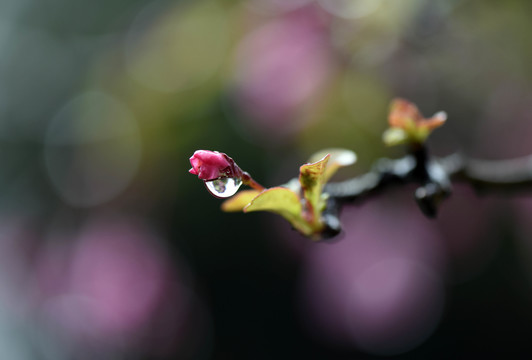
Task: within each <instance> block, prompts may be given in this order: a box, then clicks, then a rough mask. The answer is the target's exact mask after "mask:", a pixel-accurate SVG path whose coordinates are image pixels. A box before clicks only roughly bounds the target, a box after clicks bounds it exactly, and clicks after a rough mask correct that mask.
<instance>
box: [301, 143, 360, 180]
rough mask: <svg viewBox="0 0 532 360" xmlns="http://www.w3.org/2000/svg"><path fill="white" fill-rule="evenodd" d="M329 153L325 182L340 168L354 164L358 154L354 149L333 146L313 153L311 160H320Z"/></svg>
mask: <svg viewBox="0 0 532 360" xmlns="http://www.w3.org/2000/svg"><path fill="white" fill-rule="evenodd" d="M327 154H329V155H330V158H329V162H328V163H327V167H326V168H325V173H324V174H323V182H324V183H327V181H329V179H330V178H331V177H332V176H333V175H334V174H336V172H337V171H338V169H339V168H341V167H344V166H349V165H353V164H354V163H355V162H356V161H357V155H356V154H355V153H354V152H353V151H351V150H347V149H340V148H331V149H325V150H321V151H318V152H317V153H315V154H313V155H312V156H311V157H310V159H309V162H311V163H313V162H316V161H319V160H320V159H322V158H324V157H325V156H326V155H327Z"/></svg>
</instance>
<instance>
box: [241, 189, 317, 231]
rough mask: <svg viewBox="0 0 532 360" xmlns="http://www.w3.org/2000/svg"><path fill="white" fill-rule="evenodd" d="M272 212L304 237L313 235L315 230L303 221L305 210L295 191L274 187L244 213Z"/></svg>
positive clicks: (252, 203)
mask: <svg viewBox="0 0 532 360" xmlns="http://www.w3.org/2000/svg"><path fill="white" fill-rule="evenodd" d="M252 211H271V212H274V213H276V214H279V215H281V216H282V217H284V218H285V219H286V220H288V222H290V224H292V226H293V227H294V228H296V229H297V230H299V231H300V232H301V233H302V234H304V235H311V234H312V233H313V232H314V231H313V228H312V227H311V226H310V224H308V223H307V222H306V221H305V220H304V219H303V208H302V206H301V202H300V199H299V197H298V196H297V194H296V193H294V192H293V191H291V190H289V189H286V188H282V187H274V188H271V189H268V190H265V191H263V192H261V193H260V194H259V195H258V196H257V197H255V198H254V199H253V200H252V201H251V203H250V204H249V205H247V206H246V207H245V208H244V212H246V213H247V212H252Z"/></svg>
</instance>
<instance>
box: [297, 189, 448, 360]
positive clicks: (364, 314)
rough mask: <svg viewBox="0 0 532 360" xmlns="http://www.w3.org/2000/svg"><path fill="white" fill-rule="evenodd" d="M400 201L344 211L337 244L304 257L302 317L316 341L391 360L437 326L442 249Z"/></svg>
mask: <svg viewBox="0 0 532 360" xmlns="http://www.w3.org/2000/svg"><path fill="white" fill-rule="evenodd" d="M388 196H390V194H387V197H388ZM401 200H402V201H401V202H394V200H393V199H391V200H390V199H389V198H384V199H383V198H378V199H377V198H375V199H372V201H371V202H368V203H365V204H363V205H362V206H361V207H360V208H346V209H345V210H344V213H343V216H342V222H343V224H344V230H345V237H344V238H343V239H341V240H340V241H338V242H336V243H334V244H317V245H316V246H315V247H313V248H312V249H310V250H309V253H308V258H307V266H306V271H305V275H304V279H303V292H302V296H303V302H304V304H305V308H306V312H305V314H304V316H305V318H306V319H307V320H308V321H309V327H310V328H312V329H314V333H315V335H316V336H318V337H319V338H326V339H329V340H330V341H335V342H341V343H344V344H345V343H348V344H352V345H355V346H357V347H358V348H360V349H363V350H365V351H367V352H369V353H374V354H386V355H392V354H398V353H401V352H404V351H407V350H410V349H412V348H414V347H416V346H417V345H419V344H420V343H421V342H423V341H424V340H425V339H426V338H427V337H428V336H429V335H430V334H431V333H432V331H433V330H434V328H435V327H436V325H437V324H438V322H439V319H440V316H441V311H442V308H443V303H444V289H443V270H444V265H445V252H444V248H443V247H442V243H441V239H440V238H439V234H438V232H437V230H436V229H435V227H434V224H432V223H430V221H429V220H427V219H425V218H424V217H423V215H421V213H420V211H419V210H418V209H417V208H415V205H414V204H413V200H412V199H411V198H409V199H407V198H402V199H401ZM409 200H410V201H409Z"/></svg>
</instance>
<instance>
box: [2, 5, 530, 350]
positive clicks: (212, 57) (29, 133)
mask: <svg viewBox="0 0 532 360" xmlns="http://www.w3.org/2000/svg"><path fill="white" fill-rule="evenodd" d="M531 15H532V3H531V2H530V1H527V0H507V1H498V0H395V1H392V0H249V1H238V0H189V1H185V0H182V1H177V0H176V1H161V0H151V1H150V0H106V1H103V0H95V1H83V0H3V1H2V2H0V184H1V187H0V189H1V191H0V358H1V359H9V360H26V359H29V360H33V359H50V360H63V359H65V360H67V359H108V360H115V359H128V360H129V359H134V360H135V359H300V358H301V359H373V358H383V357H393V358H398V359H448V358H454V359H460V358H471V357H473V356H487V355H492V356H493V355H499V354H500V355H501V356H502V355H508V354H513V355H515V356H513V357H514V358H528V357H530V356H532V342H531V341H530V336H531V334H532V266H531V264H532V223H531V221H530V219H531V217H532V200H531V197H530V194H529V195H527V194H523V195H521V196H519V197H512V198H508V197H503V196H497V195H488V196H483V197H477V196H476V195H475V193H474V192H473V191H472V190H471V189H470V188H469V187H468V186H467V185H457V186H456V187H455V193H454V195H453V197H452V198H451V199H449V200H448V201H446V202H445V203H444V204H443V206H442V207H441V213H440V216H439V218H438V219H437V220H428V219H425V218H424V217H423V216H422V215H421V214H420V212H419V211H418V210H417V209H416V207H415V204H414V202H413V200H412V190H413V189H412V188H404V189H396V190H394V191H389V192H386V193H385V194H383V195H382V196H379V197H375V198H373V199H371V200H369V201H367V202H365V203H362V204H358V205H357V206H353V207H348V208H345V209H344V212H343V214H342V220H343V224H344V230H345V231H344V233H343V234H342V235H341V236H340V237H339V239H337V240H336V241H333V242H331V243H312V242H311V241H309V240H308V239H305V238H303V237H301V236H299V235H298V234H296V233H295V232H293V231H292V230H291V229H290V227H289V225H288V224H286V223H285V222H283V221H282V220H281V219H279V218H277V217H275V216H273V215H270V214H263V213H253V214H247V215H244V214H239V213H237V214H234V213H231V214H228V213H222V212H221V211H220V209H219V207H220V204H221V201H220V200H219V199H216V198H214V197H212V196H211V195H210V194H209V193H208V192H207V191H206V190H205V188H204V186H203V184H202V183H201V181H199V180H198V179H197V177H195V176H192V175H190V174H188V173H187V171H188V169H189V168H190V164H189V162H188V158H189V157H190V156H191V155H192V153H193V152H194V151H195V150H197V149H210V150H219V151H223V152H226V153H227V154H229V155H230V156H232V157H233V158H234V159H235V160H236V161H237V163H238V164H239V165H240V167H242V168H243V169H244V170H247V171H249V172H250V173H252V175H253V176H254V178H255V179H257V180H258V181H259V182H261V183H262V184H264V185H266V186H274V185H278V184H282V183H285V182H286V181H288V180H289V179H290V178H292V177H294V176H297V174H298V167H299V165H301V164H302V163H304V162H305V161H306V159H307V158H308V157H309V156H310V155H311V154H312V153H313V152H315V151H317V150H320V149H322V148H326V147H344V148H349V149H352V150H354V151H356V152H357V154H358V158H359V161H358V163H357V164H356V165H355V166H353V167H352V168H350V169H343V170H342V171H341V172H340V173H339V174H338V176H337V177H336V178H337V179H342V178H348V177H350V176H354V175H356V174H361V173H364V172H366V171H368V169H369V168H370V166H371V164H372V163H373V162H374V161H375V160H376V159H377V158H379V157H382V156H389V157H399V156H402V154H403V152H402V151H403V150H402V149H401V148H392V149H390V148H385V147H384V146H383V145H382V142H381V134H382V132H383V130H384V129H385V128H386V117H387V112H388V104H389V103H390V100H391V99H392V98H394V97H397V96H400V97H404V98H407V99H409V100H411V101H413V102H415V103H417V104H418V105H419V107H420V109H421V110H422V112H423V113H424V114H425V115H426V116H429V115H432V114H433V113H435V112H437V111H440V110H445V111H447V113H448V115H449V120H448V123H447V124H446V125H445V126H444V127H443V128H442V129H438V130H437V131H436V132H435V133H434V135H433V136H432V137H431V139H430V141H429V144H430V147H431V151H432V152H433V153H434V154H437V155H442V156H443V155H447V154H450V153H452V152H454V151H457V150H460V151H463V152H464V153H466V154H470V155H472V156H478V157H483V158H487V159H501V158H508V157H514V156H520V155H526V154H530V153H532V143H531V142H530V137H531V136H532V88H531V81H532V42H531V41H532V40H531V38H530V34H532V22H531V21H530V16H531ZM531 194H532V192H531Z"/></svg>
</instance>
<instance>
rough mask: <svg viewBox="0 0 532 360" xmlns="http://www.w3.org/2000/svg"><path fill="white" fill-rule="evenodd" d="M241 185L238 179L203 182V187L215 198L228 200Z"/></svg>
mask: <svg viewBox="0 0 532 360" xmlns="http://www.w3.org/2000/svg"><path fill="white" fill-rule="evenodd" d="M240 185H242V181H241V180H240V179H235V178H222V179H216V180H211V181H205V186H207V189H208V190H209V191H210V193H211V194H213V195H214V196H216V197H220V198H228V197H230V196H233V195H234V194H235V193H236V192H237V191H238V189H239V188H240Z"/></svg>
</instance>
